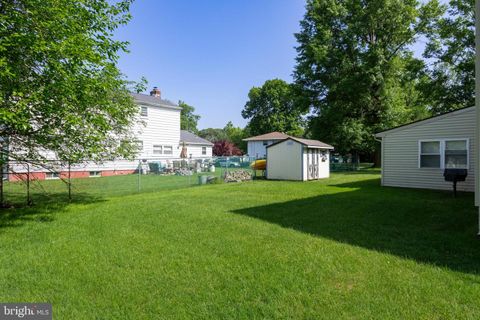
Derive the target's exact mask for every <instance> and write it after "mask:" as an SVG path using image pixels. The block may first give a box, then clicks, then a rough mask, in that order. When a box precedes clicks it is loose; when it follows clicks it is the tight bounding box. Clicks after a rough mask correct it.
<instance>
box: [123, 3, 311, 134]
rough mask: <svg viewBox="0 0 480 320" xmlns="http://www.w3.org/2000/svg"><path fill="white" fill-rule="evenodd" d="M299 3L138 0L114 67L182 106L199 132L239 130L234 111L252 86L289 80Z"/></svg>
mask: <svg viewBox="0 0 480 320" xmlns="http://www.w3.org/2000/svg"><path fill="white" fill-rule="evenodd" d="M304 3H305V2H304V0H242V1H240V0H222V1H220V0H204V1H187V0H183V1H181V0H168V1H167V0H137V1H136V2H135V3H134V4H133V6H132V8H131V13H132V15H133V19H132V21H131V22H130V23H129V24H128V25H127V26H125V27H122V28H121V29H120V30H118V32H117V37H118V38H119V39H122V40H128V41H129V42H130V53H129V54H124V55H122V57H121V59H120V63H119V66H120V69H121V70H122V72H123V73H124V74H126V75H127V76H128V78H129V79H130V80H138V79H139V78H140V77H141V76H145V77H146V78H147V80H148V81H149V88H151V87H153V86H158V87H159V88H160V89H161V91H162V97H164V98H166V99H169V100H172V101H174V102H177V101H178V100H184V101H185V102H187V103H188V104H190V105H193V106H194V107H195V108H196V112H197V113H198V114H200V115H201V117H202V118H201V120H200V122H199V128H207V127H223V126H224V125H225V124H226V123H227V122H228V121H230V120H231V121H233V123H234V124H235V125H239V126H244V125H245V124H246V120H244V119H243V118H242V116H241V114H240V113H241V110H242V109H243V106H244V105H245V102H246V101H247V98H248V97H247V95H248V91H249V90H250V88H252V87H253V86H259V85H262V84H263V82H265V80H268V79H273V78H280V79H284V80H286V81H289V82H290V81H291V80H292V77H291V74H292V70H293V67H294V65H295V56H296V52H295V49H294V46H295V43H296V42H295V38H294V35H293V34H294V33H295V32H297V31H299V21H300V20H301V18H302V16H303V14H304Z"/></svg>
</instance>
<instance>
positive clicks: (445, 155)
mask: <svg viewBox="0 0 480 320" xmlns="http://www.w3.org/2000/svg"><path fill="white" fill-rule="evenodd" d="M475 125H476V124H475V107H470V108H464V109H460V110H456V111H452V112H449V113H446V114H442V115H439V116H435V117H431V118H428V119H425V120H421V121H417V122H414V123H410V124H407V125H404V126H400V127H397V128H393V129H390V130H387V131H383V132H380V133H377V134H376V137H377V138H380V139H381V142H382V149H381V150H382V151H381V152H382V185H383V186H392V187H408V188H424V189H441V190H451V189H452V183H451V182H446V181H445V180H444V177H443V173H444V169H445V168H462V169H468V177H467V179H466V181H465V182H459V183H458V190H461V191H472V192H473V191H475V171H476V144H477V139H476V136H475Z"/></svg>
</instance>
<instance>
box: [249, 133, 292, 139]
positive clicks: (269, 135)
mask: <svg viewBox="0 0 480 320" xmlns="http://www.w3.org/2000/svg"><path fill="white" fill-rule="evenodd" d="M288 137H290V136H289V135H287V134H285V133H283V132H277V131H274V132H269V133H265V134H261V135H259V136H255V137H250V138H246V139H243V141H264V140H285V139H286V138H288Z"/></svg>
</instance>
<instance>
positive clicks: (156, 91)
mask: <svg viewBox="0 0 480 320" xmlns="http://www.w3.org/2000/svg"><path fill="white" fill-rule="evenodd" d="M150 95H151V96H152V97H156V98H161V96H162V93H161V92H160V89H158V88H157V87H153V90H152V91H150Z"/></svg>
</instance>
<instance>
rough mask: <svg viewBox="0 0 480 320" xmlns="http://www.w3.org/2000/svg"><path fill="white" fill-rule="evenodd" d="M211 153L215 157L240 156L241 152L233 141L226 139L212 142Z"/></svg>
mask: <svg viewBox="0 0 480 320" xmlns="http://www.w3.org/2000/svg"><path fill="white" fill-rule="evenodd" d="M212 153H213V155H214V156H216V157H224V156H241V155H242V154H243V152H242V151H241V150H240V149H238V148H237V147H236V146H235V145H234V144H233V143H231V142H230V141H226V140H221V141H216V142H215V143H214V144H213V148H212Z"/></svg>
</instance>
